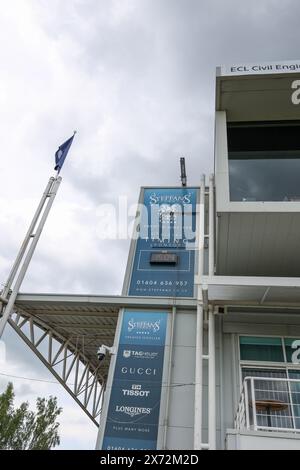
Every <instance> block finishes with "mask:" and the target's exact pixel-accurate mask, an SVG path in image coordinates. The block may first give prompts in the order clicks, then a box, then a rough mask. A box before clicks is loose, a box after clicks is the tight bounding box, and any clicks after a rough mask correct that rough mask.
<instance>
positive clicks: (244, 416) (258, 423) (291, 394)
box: [235, 377, 300, 432]
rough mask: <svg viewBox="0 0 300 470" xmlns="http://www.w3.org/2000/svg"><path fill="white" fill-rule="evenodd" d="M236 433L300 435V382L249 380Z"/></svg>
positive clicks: (249, 378) (236, 419)
mask: <svg viewBox="0 0 300 470" xmlns="http://www.w3.org/2000/svg"><path fill="white" fill-rule="evenodd" d="M235 429H238V430H245V429H248V430H254V431H258V430H263V431H277V432H279V431H287V432H300V380H299V379H284V378H273V377H272V378H270V377H246V378H245V379H244V382H243V388H242V393H241V398H240V402H239V406H238V411H237V414H236V417H235Z"/></svg>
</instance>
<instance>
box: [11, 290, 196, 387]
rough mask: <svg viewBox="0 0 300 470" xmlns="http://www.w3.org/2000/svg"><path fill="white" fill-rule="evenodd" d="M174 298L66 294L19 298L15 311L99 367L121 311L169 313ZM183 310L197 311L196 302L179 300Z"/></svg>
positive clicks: (104, 373)
mask: <svg viewBox="0 0 300 470" xmlns="http://www.w3.org/2000/svg"><path fill="white" fill-rule="evenodd" d="M173 305H174V299H173V298H168V297H166V298H164V297H153V298H152V297H151V298H150V297H147V298H145V297H144V298H143V297H128V296H99V295H64V294H19V295H18V296H17V300H16V303H15V311H16V312H17V313H21V314H22V315H26V316H28V317H31V318H32V319H33V322H34V324H35V325H36V326H38V327H40V328H41V329H44V330H45V327H47V329H51V331H53V333H54V335H55V337H56V339H57V340H58V341H60V338H61V341H66V340H67V341H68V343H69V344H70V346H71V347H73V349H80V350H81V351H82V352H83V354H84V357H85V358H86V360H87V361H88V362H89V363H91V364H93V365H94V367H98V366H99V363H98V359H97V355H96V352H97V349H98V347H99V346H100V345H101V344H106V345H108V346H112V344H113V342H114V338H115V332H116V327H117V321H118V315H119V311H120V309H122V308H130V309H141V308H143V309H147V308H148V309H149V308H152V309H153V308H156V309H167V310H170V309H171V308H172V306H173ZM176 305H177V306H178V307H181V308H183V309H191V308H195V306H196V301H195V300H194V299H183V298H182V299H176ZM109 362H110V359H109V357H107V358H106V359H105V360H104V361H103V363H101V374H102V376H103V377H104V378H106V377H107V374H108V368H109Z"/></svg>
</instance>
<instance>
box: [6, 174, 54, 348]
mask: <svg viewBox="0 0 300 470" xmlns="http://www.w3.org/2000/svg"><path fill="white" fill-rule="evenodd" d="M61 180H62V178H61V177H60V176H58V174H57V175H56V177H55V178H54V177H51V178H50V180H49V182H48V184H47V186H46V190H45V191H44V193H43V196H42V199H41V201H40V204H39V206H38V208H37V210H36V213H35V215H34V217H33V219H32V222H31V224H30V227H29V229H28V231H27V234H26V236H25V239H24V242H23V244H22V246H21V248H20V251H19V253H18V255H17V258H16V260H15V263H14V265H13V267H12V269H11V272H10V274H9V277H8V280H7V283H6V284H5V287H4V289H3V292H2V294H1V299H0V300H1V302H2V317H1V318H0V339H1V337H2V334H3V331H4V328H5V326H6V324H7V321H8V320H9V318H10V315H11V314H12V312H13V308H14V304H15V300H16V297H17V295H18V292H19V290H20V287H21V284H22V282H23V279H24V276H25V274H26V272H27V269H28V266H29V263H30V261H31V258H32V256H33V253H34V250H35V248H36V246H37V243H38V241H39V238H40V235H41V233H42V230H43V227H44V225H45V222H46V220H47V217H48V215H49V212H50V209H51V207H52V204H53V202H54V199H55V196H56V194H57V191H58V188H59V185H60V183H61ZM46 201H47V202H46ZM41 214H42V215H41ZM40 216H41V218H40V221H39V223H38V226H37V229H36V232H35V233H33V230H34V228H35V225H36V223H37V221H38V219H39V217H40ZM30 241H31V244H30V246H29V249H28V251H27V254H26V256H25V259H24V261H23V264H22V265H21V263H22V260H23V258H24V255H25V252H26V249H27V247H28V245H29V242H30ZM20 265H21V268H20V270H19V274H18V276H17V279H16V282H15V284H14V286H13V288H12V290H11V294H10V296H9V297H8V293H9V291H10V287H11V285H12V283H13V281H14V278H15V276H16V274H17V271H18V269H19V267H20Z"/></svg>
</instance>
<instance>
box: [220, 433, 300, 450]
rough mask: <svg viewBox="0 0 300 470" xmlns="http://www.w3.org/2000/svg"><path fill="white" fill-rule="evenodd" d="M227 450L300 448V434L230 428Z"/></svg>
mask: <svg viewBox="0 0 300 470" xmlns="http://www.w3.org/2000/svg"><path fill="white" fill-rule="evenodd" d="M226 450H300V436H297V435H295V434H291V433H269V432H261V431H256V432H253V431H245V432H240V433H238V432H237V431H235V430H234V429H230V430H229V431H228V433H227V438H226Z"/></svg>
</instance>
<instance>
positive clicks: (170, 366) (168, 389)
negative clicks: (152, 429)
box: [162, 305, 176, 450]
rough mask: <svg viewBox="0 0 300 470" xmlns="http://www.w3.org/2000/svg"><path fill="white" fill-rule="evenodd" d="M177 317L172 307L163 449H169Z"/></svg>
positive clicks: (174, 308)
mask: <svg viewBox="0 0 300 470" xmlns="http://www.w3.org/2000/svg"><path fill="white" fill-rule="evenodd" d="M175 318H176V306H175V305H173V307H172V318H171V332H170V351H169V364H168V379H167V393H166V411H165V422H164V437H163V446H162V448H163V449H165V450H166V449H167V437H168V436H167V435H168V424H169V412H170V395H171V379H172V365H173V346H174V327H175Z"/></svg>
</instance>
